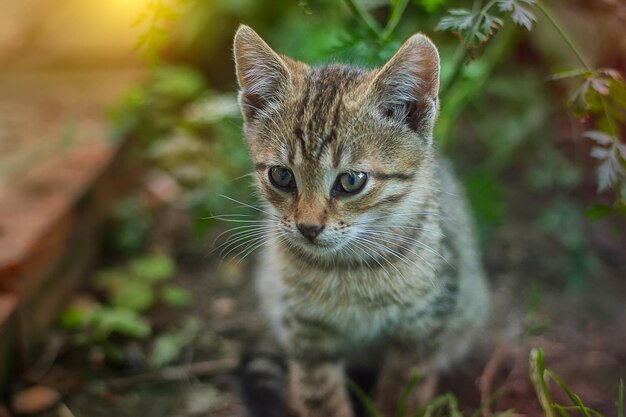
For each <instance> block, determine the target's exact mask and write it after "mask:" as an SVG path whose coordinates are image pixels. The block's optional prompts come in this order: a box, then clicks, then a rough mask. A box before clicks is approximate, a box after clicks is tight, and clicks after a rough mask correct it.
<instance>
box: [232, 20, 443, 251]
mask: <svg viewBox="0 0 626 417" xmlns="http://www.w3.org/2000/svg"><path fill="white" fill-rule="evenodd" d="M234 54H235V61H236V66H237V77H238V80H239V85H240V87H241V91H240V94H239V103H240V105H241V111H242V114H243V117H244V130H245V133H246V136H247V139H248V144H249V148H250V152H251V155H252V159H253V161H254V164H255V168H256V171H257V174H258V184H259V188H260V190H261V193H262V195H263V196H264V197H265V199H266V200H267V202H268V203H269V205H268V210H270V212H271V214H272V215H271V216H270V221H272V223H273V224H275V225H276V227H277V230H276V231H277V233H279V236H281V237H282V238H283V239H282V240H281V241H283V242H286V243H287V245H286V246H287V247H289V248H291V249H292V250H295V251H296V252H297V253H301V254H305V255H307V256H308V257H309V258H313V259H323V258H326V259H328V258H336V257H337V255H338V254H339V253H341V254H343V255H344V256H346V257H347V258H355V257H356V256H359V257H360V255H359V251H358V250H355V248H357V247H362V246H363V245H364V244H365V242H366V241H369V240H371V239H368V236H372V234H373V233H376V234H377V235H378V237H380V236H383V235H382V233H384V228H385V227H387V226H390V227H391V226H394V225H401V224H407V222H408V221H410V220H407V217H409V216H408V215H405V216H402V213H404V214H409V213H411V212H415V209H416V207H415V206H416V204H420V201H421V200H420V198H422V199H423V198H425V197H424V196H425V195H426V193H424V190H423V189H420V187H422V188H423V187H424V185H425V184H429V179H431V178H432V171H433V161H432V129H433V124H434V122H435V119H436V116H437V111H438V101H437V92H438V89H439V55H438V53H437V49H436V48H435V46H434V45H433V44H432V42H431V41H430V40H429V39H428V38H427V37H425V36H424V35H421V34H416V35H413V36H412V37H411V38H409V39H408V40H407V41H406V42H405V43H404V44H403V45H402V47H401V48H400V49H399V50H398V51H397V52H396V54H395V55H394V56H393V57H392V58H391V59H390V60H389V62H387V64H385V65H384V66H383V67H382V68H377V69H374V70H371V71H369V70H364V69H361V68H356V67H350V66H344V65H336V64H332V65H327V66H323V67H309V66H307V65H306V64H303V63H301V62H297V61H294V60H292V59H290V58H288V57H285V56H281V55H278V54H277V53H276V52H274V51H273V50H272V49H271V48H270V47H269V46H268V45H267V44H266V43H265V42H264V41H263V40H262V39H261V38H260V37H259V36H258V35H257V34H256V33H255V32H254V31H253V30H252V29H251V28H249V27H247V26H241V27H240V28H239V30H238V31H237V34H236V36H235V43H234ZM420 196H422V197H420ZM412 218H414V216H413V217H412ZM369 244H370V245H372V243H369ZM372 249H373V248H372ZM356 259H358V258H356Z"/></svg>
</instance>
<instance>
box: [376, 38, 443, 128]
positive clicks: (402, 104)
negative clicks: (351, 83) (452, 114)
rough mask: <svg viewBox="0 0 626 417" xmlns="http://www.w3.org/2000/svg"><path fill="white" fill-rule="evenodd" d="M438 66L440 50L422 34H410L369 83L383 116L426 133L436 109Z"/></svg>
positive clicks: (433, 119)
mask: <svg viewBox="0 0 626 417" xmlns="http://www.w3.org/2000/svg"><path fill="white" fill-rule="evenodd" d="M439 68H440V66H439V53H438V52H437V48H436V47H435V45H434V44H433V43H432V42H431V41H430V39H428V37H426V36H425V35H422V34H421V33H418V34H415V35H413V36H411V37H410V38H409V39H408V40H407V41H406V42H404V44H403V45H402V46H401V47H400V49H399V50H398V51H397V52H396V53H395V54H394V56H393V57H391V59H390V60H389V61H388V62H387V63H386V64H385V65H384V66H383V67H382V68H381V69H380V70H378V73H377V74H376V76H375V78H374V81H373V83H372V87H373V91H374V94H376V98H377V100H378V103H379V105H380V111H381V112H382V113H383V115H384V116H386V117H389V118H393V119H396V120H397V119H401V121H403V122H405V123H406V124H407V125H408V126H409V127H410V128H411V130H413V131H416V132H418V133H429V132H428V130H431V129H432V126H433V124H434V122H435V118H436V116H437V111H438V109H439V106H438V100H437V95H438V92H439Z"/></svg>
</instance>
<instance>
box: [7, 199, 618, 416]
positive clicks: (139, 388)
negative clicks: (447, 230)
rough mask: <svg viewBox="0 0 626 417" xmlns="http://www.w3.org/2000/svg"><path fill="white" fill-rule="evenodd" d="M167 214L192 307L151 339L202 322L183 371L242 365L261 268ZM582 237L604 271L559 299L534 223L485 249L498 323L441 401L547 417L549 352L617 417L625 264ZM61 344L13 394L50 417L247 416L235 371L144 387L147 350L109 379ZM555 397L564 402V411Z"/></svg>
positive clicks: (607, 238)
mask: <svg viewBox="0 0 626 417" xmlns="http://www.w3.org/2000/svg"><path fill="white" fill-rule="evenodd" d="M165 212H166V214H162V216H164V219H163V221H159V222H157V224H159V225H160V226H159V228H158V230H157V231H156V232H155V233H154V236H153V238H154V240H155V241H156V243H155V244H156V245H157V246H159V247H160V249H164V248H165V249H166V250H168V248H169V249H170V250H172V251H173V252H174V253H175V258H176V259H177V262H178V266H179V270H178V273H177V276H176V278H175V281H176V282H177V283H178V284H179V285H181V286H183V287H185V288H187V289H188V290H190V291H191V292H192V293H193V295H194V299H193V306H192V307H190V308H188V309H186V310H182V311H177V312H175V313H173V312H172V311H171V310H164V309H162V310H156V311H154V312H153V313H152V314H151V315H150V319H151V322H152V324H153V326H154V329H155V333H157V334H158V333H159V332H162V331H164V330H168V329H171V328H175V327H176V326H177V325H179V324H180V322H181V321H182V320H184V319H185V318H186V317H189V316H193V317H196V318H198V319H199V320H200V321H201V323H202V326H203V328H202V331H201V332H200V336H199V337H198V338H197V340H196V341H195V342H194V343H193V345H192V346H190V347H189V348H187V349H186V350H185V351H184V352H183V355H182V356H183V357H182V360H181V362H180V363H181V364H182V365H183V366H191V364H192V363H197V362H205V361H213V360H219V359H226V360H227V361H229V360H233V361H236V360H237V358H238V356H239V353H240V352H241V350H242V349H243V348H244V347H245V345H246V344H247V343H249V342H248V341H247V340H249V337H248V336H249V335H250V333H251V332H254V329H256V328H258V325H259V315H258V312H257V310H256V307H255V305H256V303H255V299H254V295H253V291H252V280H251V273H252V271H253V269H254V261H253V260H252V261H251V262H248V258H246V261H244V262H238V261H237V260H233V259H219V257H218V256H217V255H216V254H215V253H213V254H209V255H207V253H209V252H210V246H211V243H212V242H213V239H212V238H209V239H207V242H209V243H208V244H207V245H206V246H205V247H201V248H198V247H193V246H192V245H190V244H189V243H188V242H189V241H190V235H189V234H188V232H190V231H189V227H188V225H187V223H186V222H185V221H184V220H181V219H182V217H181V216H180V213H177V212H176V211H174V210H169V209H168V210H166V211H165ZM161 229H162V230H161ZM218 232H220V230H216V231H214V235H215V234H217V233H218ZM586 234H587V236H586V238H587V239H589V241H590V242H593V243H594V246H593V247H594V249H593V252H594V256H595V258H596V259H597V261H596V263H595V265H594V268H593V270H592V271H591V272H590V273H589V274H588V276H587V277H586V278H585V282H584V286H583V290H582V291H580V292H578V293H576V294H571V293H568V292H566V291H565V290H564V289H563V288H564V282H563V278H562V276H561V275H562V264H563V262H564V260H563V259H564V256H565V255H564V249H563V248H562V247H561V245H560V244H559V243H558V242H556V241H554V240H553V239H550V238H548V237H547V236H546V234H545V233H543V232H542V231H540V230H539V229H537V227H536V226H535V224H534V223H533V222H531V221H526V220H523V219H522V218H520V219H518V220H516V221H511V222H507V223H505V224H504V225H503V226H501V227H499V228H498V229H497V230H496V231H495V233H494V234H493V236H492V237H491V239H490V240H489V241H488V243H487V244H486V247H485V248H484V259H485V265H486V268H487V271H488V274H489V277H490V281H491V285H492V291H493V297H492V304H493V307H492V313H491V322H490V325H489V327H488V329H487V330H486V331H485V333H484V335H483V336H482V337H481V338H480V340H479V341H478V343H477V345H476V348H475V349H474V350H473V351H472V352H471V354H470V355H469V357H468V358H467V360H466V361H465V362H464V363H462V364H460V366H458V367H456V368H454V369H451V370H450V371H449V372H448V373H446V374H445V375H444V376H443V379H442V382H441V384H440V387H439V392H442V393H443V392H447V391H450V392H452V393H454V394H455V395H456V396H457V398H458V399H459V403H460V406H461V409H462V410H465V411H466V412H467V413H468V415H469V414H471V412H470V411H473V410H476V409H477V408H478V407H479V405H480V404H481V402H483V401H485V400H486V399H488V398H489V397H490V396H491V395H492V394H494V398H495V400H494V401H493V404H492V407H491V409H492V410H499V411H501V410H506V409H509V408H512V409H514V410H515V411H516V413H517V414H518V415H527V416H539V415H542V414H541V409H540V406H539V403H538V400H537V399H536V396H535V393H534V391H533V388H532V385H531V384H530V380H529V378H528V354H529V351H530V349H531V348H542V349H544V352H545V354H544V361H545V363H546V366H547V367H548V368H550V369H552V370H553V371H555V372H556V373H557V374H558V375H559V376H560V377H561V378H562V379H564V380H565V381H566V382H567V383H568V385H569V386H570V388H571V389H572V390H573V391H574V392H576V393H577V394H579V395H580V396H581V397H582V399H583V400H584V401H585V403H586V404H587V405H588V406H590V407H593V408H595V409H597V410H598V411H600V412H602V413H605V414H606V415H607V416H610V415H616V408H615V400H616V399H617V389H618V383H619V378H620V377H621V378H623V377H624V376H625V375H626V308H625V307H624V306H625V304H624V299H625V297H624V296H625V294H626V280H625V279H624V278H625V277H626V256H625V253H624V248H623V244H620V243H619V241H616V240H615V238H614V237H611V235H610V230H609V226H607V225H606V224H603V223H602V222H600V223H594V224H590V225H589V226H588V228H587V230H586ZM250 258H252V257H250ZM62 339H63V335H62V333H60V332H59V331H51V332H50V335H49V337H48V340H50V343H49V345H50V346H48V348H47V349H46V352H47V353H46V352H44V354H43V355H42V359H41V361H40V362H39V363H38V364H36V365H35V366H34V367H33V368H32V369H31V370H29V371H28V372H26V373H25V374H24V375H22V377H21V378H20V380H19V381H16V384H15V388H16V390H17V389H18V388H20V387H23V386H26V385H28V384H29V383H33V382H37V383H40V384H44V385H47V386H51V387H54V388H55V389H56V390H58V391H59V392H60V393H62V395H63V405H62V406H61V408H59V409H57V410H55V411H53V412H48V413H47V414H45V415H46V416H72V415H73V416H76V417H81V416H83V417H105V416H115V417H136V416H150V417H166V416H167V417H182V416H200V417H201V416H207V417H208V416H212V417H239V416H245V415H246V414H245V410H244V408H243V406H242V404H241V401H240V400H239V398H238V388H237V378H236V370H235V367H234V366H233V365H232V364H231V363H228V362H227V364H226V365H225V366H224V367H223V369H221V370H217V371H215V372H209V375H208V376H206V375H204V376H203V375H199V374H197V375H194V373H193V372H188V373H187V374H186V375H185V376H184V377H181V378H176V379H175V380H173V381H170V380H168V378H167V377H166V376H164V375H162V374H159V375H152V376H149V377H148V378H147V380H144V381H137V380H135V379H133V376H134V375H137V374H142V375H143V374H144V373H145V372H146V369H144V368H143V367H142V363H144V362H145V357H144V355H145V350H142V349H143V347H142V346H141V345H139V344H136V343H130V344H128V345H127V346H126V348H125V349H126V352H127V354H128V356H129V357H135V358H136V361H135V362H136V363H138V365H137V366H135V367H134V369H133V367H132V366H131V367H128V368H127V369H112V368H111V367H107V366H105V365H104V364H103V363H102V361H101V360H99V359H98V354H97V352H93V351H92V352H86V351H85V350H76V349H70V348H68V347H63V348H61V349H58V348H57V349H56V350H55V348H54V346H58V345H59V343H57V342H58V340H62ZM55 341H57V342H55ZM55 343H56V344H55ZM51 351H52V353H50V352H51ZM554 391H555V394H554V396H555V398H556V399H557V400H559V401H561V402H562V403H568V402H567V399H566V397H565V396H564V395H561V393H560V392H559V391H558V390H556V389H555V390H554ZM481 398H482V399H481ZM0 415H1V413H0ZM486 415H488V414H486Z"/></svg>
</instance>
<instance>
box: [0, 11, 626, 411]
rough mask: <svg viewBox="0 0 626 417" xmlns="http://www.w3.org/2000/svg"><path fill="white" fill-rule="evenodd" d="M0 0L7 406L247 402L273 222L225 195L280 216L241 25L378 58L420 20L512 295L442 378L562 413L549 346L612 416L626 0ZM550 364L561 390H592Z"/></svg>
mask: <svg viewBox="0 0 626 417" xmlns="http://www.w3.org/2000/svg"><path fill="white" fill-rule="evenodd" d="M0 11H1V13H0V395H2V396H0V417H5V416H12V415H49V416H56V415H59V416H61V415H62V416H71V415H74V416H113V415H115V416H136V415H140V414H142V415H146V413H147V415H150V416H156V417H158V416H209V415H210V416H243V415H246V414H245V410H244V408H243V406H242V403H241V400H240V399H239V398H238V394H237V379H236V366H237V361H238V357H239V354H240V352H241V351H242V350H243V349H245V347H246V346H247V345H249V344H250V343H253V342H250V340H253V337H252V336H253V335H254V334H255V332H260V331H262V330H260V329H262V327H261V324H260V323H259V318H258V314H257V312H256V310H255V299H254V296H253V294H252V289H251V288H252V285H251V274H252V272H253V270H254V257H255V249H257V248H258V246H259V244H260V243H261V241H260V240H256V239H255V236H254V235H249V236H248V237H249V239H247V238H246V234H245V233H240V232H241V229H236V227H238V226H239V225H238V224H235V223H228V222H225V221H220V219H219V218H216V217H215V215H224V214H226V215H228V214H232V213H236V214H248V215H250V216H256V215H257V214H258V212H257V211H256V210H255V209H254V207H256V205H257V204H258V201H256V200H255V197H254V196H253V188H252V187H251V183H252V179H251V177H250V175H248V174H249V173H250V172H251V168H250V161H249V157H248V155H247V149H246V145H245V141H244V138H243V134H242V129H241V123H242V122H241V118H240V116H239V110H238V108H237V104H236V89H237V86H236V79H235V75H234V65H233V62H232V57H231V54H232V51H231V45H232V38H233V35H234V32H235V30H236V28H237V27H238V25H239V24H241V23H245V24H247V25H250V26H252V27H253V28H254V29H255V30H256V31H257V32H258V33H259V34H260V35H261V36H262V37H263V38H264V39H265V40H266V41H267V42H268V43H269V44H270V45H271V46H272V47H273V48H274V49H275V50H276V51H278V52H279V53H281V54H285V55H289V56H291V57H293V58H295V59H298V60H302V61H305V62H307V63H311V64H323V63H329V62H347V63H351V64H355V65H361V66H366V67H375V66H379V65H381V64H383V63H384V62H385V61H386V60H387V59H388V58H389V57H391V55H392V54H393V52H394V51H395V50H396V49H397V48H398V47H399V45H401V43H402V42H403V41H404V40H405V39H406V38H407V37H408V36H410V35H411V34H412V33H415V32H418V31H420V32H423V33H425V34H427V35H428V36H430V37H431V38H432V39H433V41H434V42H435V43H436V44H437V46H438V48H439V50H440V54H441V59H442V88H441V114H440V117H439V121H438V124H437V127H436V132H435V137H436V141H437V144H438V146H439V148H440V149H441V151H442V152H443V153H444V154H446V155H447V156H448V157H449V158H451V159H452V160H453V161H454V163H455V166H456V168H457V172H458V174H459V177H460V179H461V181H462V182H463V183H464V184H465V187H466V193H467V196H468V198H469V201H470V203H471V207H472V210H473V213H474V216H475V219H476V224H477V226H478V227H477V229H478V231H479V233H480V240H481V246H482V248H483V254H484V261H485V265H486V268H487V270H488V272H489V276H490V280H491V282H492V287H493V291H494V297H493V304H494V307H493V308H494V314H493V320H492V323H491V324H490V327H489V331H488V334H487V335H486V336H485V338H484V340H481V341H480V343H479V347H478V348H477V349H476V350H475V352H473V353H472V355H471V356H470V358H469V359H468V361H467V363H465V364H463V366H461V367H460V368H459V369H457V370H454V371H451V372H450V375H447V376H446V377H445V378H444V381H443V383H442V385H441V387H440V392H441V393H445V392H448V391H450V392H452V393H453V398H455V401H458V408H459V409H460V410H461V411H462V412H463V413H465V415H470V414H471V413H473V412H474V411H475V410H482V411H480V412H481V413H482V414H483V415H488V414H485V413H491V410H494V411H504V410H507V409H514V410H515V412H516V413H518V414H523V415H549V414H548V411H545V409H544V410H542V406H541V404H540V401H539V399H538V398H540V397H541V396H542V395H545V393H543V394H542V392H541V389H542V388H541V387H539V388H537V386H536V385H535V386H533V384H532V382H531V379H530V378H529V377H528V355H529V352H530V351H531V349H533V348H537V349H543V351H544V358H543V360H544V363H545V364H546V365H547V366H548V367H549V368H551V369H553V370H554V371H555V372H556V373H557V374H558V375H560V376H561V377H562V378H563V380H565V381H566V383H567V384H568V386H569V388H571V390H572V391H574V392H576V393H577V394H579V395H580V397H581V398H582V399H583V400H584V401H585V403H586V404H587V405H588V406H589V407H592V408H595V409H597V410H598V412H600V413H605V414H606V415H615V410H616V408H615V407H616V405H615V404H616V401H617V398H618V395H617V391H618V384H619V379H620V377H622V378H623V377H624V375H625V370H626V309H625V308H624V305H625V304H624V294H626V282H625V279H624V277H626V245H625V241H624V239H625V237H626V232H625V229H624V227H625V221H624V215H625V213H626V204H625V202H626V164H625V161H626V144H625V141H624V124H625V118H626V111H625V110H626V87H625V86H624V82H623V78H622V77H623V74H624V72H625V67H626V33H625V30H624V28H625V27H626V4H624V3H623V2H621V1H619V0H597V1H595V2H588V1H584V0H568V1H565V0H545V1H541V2H539V1H536V0H493V1H481V0H476V1H470V0H466V1H461V0H410V1H409V0H299V1H296V0H290V1H287V0H210V1H202V0H107V1H104V0H90V1H81V0H57V1H36V0H21V1H19V2H16V1H9V0H0ZM238 230H239V231H238ZM243 231H245V229H244V230H243ZM535 368H536V367H535ZM532 369H534V368H532V366H531V370H532ZM551 386H552V394H551V395H553V396H554V397H553V398H551V399H550V401H554V402H556V403H559V404H563V406H567V405H570V401H571V400H570V399H568V396H567V392H566V391H564V390H563V389H562V388H560V387H559V386H558V385H557V384H554V383H552V385H551ZM544 388H545V387H544ZM537 391H539V393H537ZM550 401H549V402H550ZM3 402H4V405H2V403H3ZM579 411H580V409H579ZM571 412H572V415H577V414H575V413H576V411H571ZM450 413H452V411H450Z"/></svg>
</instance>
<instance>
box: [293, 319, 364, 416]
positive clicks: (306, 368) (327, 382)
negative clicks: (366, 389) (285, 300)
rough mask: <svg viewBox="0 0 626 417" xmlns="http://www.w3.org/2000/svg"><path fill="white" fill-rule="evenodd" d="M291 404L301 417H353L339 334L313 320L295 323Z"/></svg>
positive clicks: (295, 321) (300, 320) (299, 320)
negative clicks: (339, 344) (340, 351)
mask: <svg viewBox="0 0 626 417" xmlns="http://www.w3.org/2000/svg"><path fill="white" fill-rule="evenodd" d="M293 322H294V323H295V324H294V325H293V327H294V328H293V329H291V332H290V333H291V334H290V338H289V341H290V346H289V400H290V404H291V407H292V409H293V411H295V412H296V413H297V414H298V416H299V417H353V415H354V413H353V411H352V405H351V403H350V399H349V396H348V392H347V390H346V385H345V374H344V367H343V362H342V360H341V358H340V356H339V350H338V343H337V342H338V341H337V339H336V337H337V334H335V332H334V331H333V329H331V328H330V327H328V326H326V325H324V324H322V323H320V322H317V321H313V320H304V319H302V318H299V319H293Z"/></svg>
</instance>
